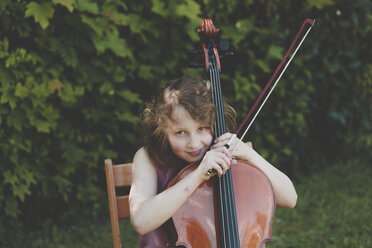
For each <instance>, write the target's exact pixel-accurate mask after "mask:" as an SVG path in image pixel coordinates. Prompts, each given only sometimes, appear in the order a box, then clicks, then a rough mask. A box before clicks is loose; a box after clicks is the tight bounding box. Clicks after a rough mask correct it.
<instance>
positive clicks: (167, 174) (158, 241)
mask: <svg viewBox="0 0 372 248" xmlns="http://www.w3.org/2000/svg"><path fill="white" fill-rule="evenodd" d="M178 171H179V170H177V169H175V168H158V169H157V174H158V193H160V192H162V191H164V190H165V188H166V187H167V184H168V182H169V181H170V179H171V178H172V177H173V176H174V175H175V174H176V173H178ZM154 218H156V216H154ZM169 242H170V240H169V237H168V236H167V231H166V226H165V225H164V224H163V225H162V226H160V227H158V228H157V229H155V230H154V231H151V232H149V233H147V234H145V235H141V236H140V240H139V247H140V248H165V247H168V245H167V244H168V243H169Z"/></svg>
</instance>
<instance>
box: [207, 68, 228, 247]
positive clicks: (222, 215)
mask: <svg viewBox="0 0 372 248" xmlns="http://www.w3.org/2000/svg"><path fill="white" fill-rule="evenodd" d="M211 66H212V65H211V63H210V65H209V67H210V68H209V74H210V75H209V78H210V79H211V87H212V100H213V101H215V100H214V99H215V98H216V92H215V88H216V87H215V85H214V84H215V82H214V79H213V78H214V76H213V70H212V69H211ZM214 104H215V105H216V103H214ZM216 119H217V118H216ZM214 125H215V132H218V130H217V129H218V126H219V125H218V122H217V121H215V124H214ZM223 185H224V184H223V183H222V178H221V177H219V178H218V194H219V197H218V200H219V207H220V214H219V223H220V231H221V235H220V240H221V244H222V245H223V246H222V247H223V248H226V247H227V244H226V228H227V227H226V223H225V219H226V217H225V213H226V210H225V205H224V204H223V203H224V202H225V195H224V189H223Z"/></svg>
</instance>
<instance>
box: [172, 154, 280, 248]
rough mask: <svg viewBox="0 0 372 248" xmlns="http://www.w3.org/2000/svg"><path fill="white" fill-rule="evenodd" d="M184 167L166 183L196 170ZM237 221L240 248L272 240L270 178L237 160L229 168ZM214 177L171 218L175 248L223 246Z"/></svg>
mask: <svg viewBox="0 0 372 248" xmlns="http://www.w3.org/2000/svg"><path fill="white" fill-rule="evenodd" d="M197 166H198V164H195V163H194V164H191V165H189V166H187V167H185V168H184V169H183V170H182V171H181V172H180V173H179V174H178V175H177V176H175V177H174V178H173V179H172V180H171V181H170V183H169V185H168V187H170V186H172V185H174V184H176V183H177V182H178V181H180V180H181V179H182V178H184V177H185V176H187V175H188V174H189V173H190V172H192V171H193V170H195V169H196V168H197ZM230 169H231V173H232V179H233V188H234V196H235V204H236V213H237V220H238V230H239V237H240V247H242V248H243V247H244V248H247V247H250V248H251V247H264V243H265V242H266V241H272V237H271V226H272V223H273V219H274V214H275V197H274V193H273V189H272V186H271V183H270V181H269V179H268V178H267V177H266V175H265V174H263V173H262V172H261V171H260V170H258V169H257V168H255V167H253V166H252V165H250V164H248V163H246V162H244V161H239V160H238V163H237V164H234V165H233V166H232V167H231V168H230ZM216 179H217V178H216V177H214V178H212V179H211V180H208V181H206V182H204V183H202V184H201V185H200V186H199V187H198V189H197V190H196V191H195V192H194V193H193V194H192V195H191V196H190V198H189V199H188V200H187V201H186V202H185V203H184V204H183V205H182V206H181V207H180V208H179V209H178V211H177V212H176V213H175V214H174V215H173V217H172V220H173V225H174V228H175V230H176V233H177V242H176V246H177V247H187V248H191V247H194V248H195V247H203V248H219V247H222V246H221V244H219V243H220V241H219V240H220V239H219V237H218V236H219V227H218V225H219V223H218V211H217V206H218V199H217V192H216V182H215V181H216Z"/></svg>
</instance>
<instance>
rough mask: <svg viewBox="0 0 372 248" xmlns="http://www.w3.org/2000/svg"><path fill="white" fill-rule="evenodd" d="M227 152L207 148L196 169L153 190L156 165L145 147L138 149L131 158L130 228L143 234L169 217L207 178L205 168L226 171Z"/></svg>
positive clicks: (228, 162)
mask: <svg viewBox="0 0 372 248" xmlns="http://www.w3.org/2000/svg"><path fill="white" fill-rule="evenodd" d="M223 148H224V147H223ZM228 154H229V153H228V151H227V149H218V150H216V151H209V152H207V153H206V155H205V156H204V158H203V160H202V162H201V163H200V165H199V166H198V168H197V169H196V170H194V171H193V172H192V173H190V174H188V175H187V176H186V177H185V178H183V179H182V180H181V181H179V182H178V183H177V184H175V185H173V186H172V187H170V188H168V189H166V190H164V191H163V192H161V193H159V194H157V187H158V183H157V180H158V178H157V171H156V167H155V165H153V164H152V162H151V161H150V159H149V157H148V155H147V153H146V151H145V149H144V148H141V149H139V150H138V151H137V153H136V155H135V156H134V159H133V167H132V168H133V169H132V172H133V173H132V174H133V178H132V185H131V190H130V194H129V207H130V218H131V222H132V225H133V227H134V229H135V230H136V231H137V232H138V233H139V234H141V235H143V234H146V233H148V232H150V231H152V230H154V229H156V228H158V227H159V226H161V225H162V224H163V223H164V222H166V221H167V220H168V219H169V218H170V217H172V215H173V214H174V213H175V212H176V211H177V209H178V208H179V207H180V206H181V205H182V204H183V203H184V202H185V201H186V200H187V198H188V197H189V196H190V195H191V194H192V193H193V192H194V191H195V189H196V188H197V187H198V186H199V185H200V183H202V182H203V181H205V180H208V179H209V177H208V176H206V175H205V173H206V172H207V171H208V170H209V169H215V170H217V172H218V174H219V176H220V175H222V174H223V173H225V172H226V170H227V169H228V167H229V165H230V162H231V158H230V156H229V155H228ZM155 216H156V217H155Z"/></svg>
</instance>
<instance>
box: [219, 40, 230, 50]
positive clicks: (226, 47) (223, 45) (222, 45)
mask: <svg viewBox="0 0 372 248" xmlns="http://www.w3.org/2000/svg"><path fill="white" fill-rule="evenodd" d="M218 46H219V47H220V49H221V51H227V50H229V48H230V44H229V42H228V41H227V40H220V41H219V44H218Z"/></svg>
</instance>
